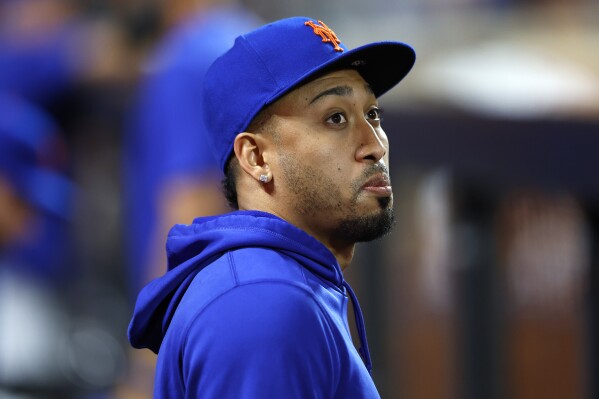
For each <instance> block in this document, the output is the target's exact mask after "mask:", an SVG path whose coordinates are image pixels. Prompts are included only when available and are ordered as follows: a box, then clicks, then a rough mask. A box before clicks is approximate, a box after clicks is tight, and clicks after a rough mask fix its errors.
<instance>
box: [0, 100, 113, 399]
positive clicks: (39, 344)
mask: <svg viewBox="0 0 599 399" xmlns="http://www.w3.org/2000/svg"><path fill="white" fill-rule="evenodd" d="M0 111H1V112H0V397H2V398H3V399H4V398H13V397H19V398H23V397H26V398H48V397H61V398H70V397H75V396H74V395H75V394H76V393H82V392H87V391H93V390H99V389H104V388H106V386H108V385H109V384H110V383H111V382H112V381H114V379H115V375H116V374H117V372H118V371H117V370H118V367H119V364H120V363H122V361H121V360H120V358H122V355H121V354H120V352H121V351H122V349H121V348H120V347H119V345H118V344H117V343H116V341H115V340H114V338H112V337H110V336H109V334H108V333H107V332H106V329H104V328H102V327H100V326H98V325H96V324H94V323H93V321H92V320H91V315H84V316H82V317H77V316H75V315H73V314H72V313H71V312H70V310H69V308H68V307H67V306H66V305H65V300H66V299H67V296H66V295H65V293H66V292H67V291H68V290H69V287H70V286H71V284H73V283H74V282H75V281H76V280H77V278H78V274H79V270H78V269H77V268H76V267H75V263H74V261H73V257H72V256H71V253H70V252H71V249H72V248H71V246H70V243H71V241H70V237H69V227H70V220H71V216H72V215H71V214H72V209H73V206H72V200H73V195H74V186H73V183H72V182H71V181H70V179H69V178H68V177H67V170H68V168H69V158H68V152H67V151H66V146H65V144H64V142H63V140H62V137H61V135H60V134H59V130H58V128H57V126H56V124H55V123H54V121H53V120H52V119H51V118H50V116H48V115H47V114H46V113H45V112H43V111H42V110H41V109H39V108H38V107H36V106H34V105H32V104H31V103H29V102H27V101H25V100H23V99H21V98H18V97H16V96H15V95H13V94H7V93H2V94H0ZM77 299H78V300H79V301H81V298H77ZM93 362H102V364H99V363H98V364H94V363H93ZM13 395H14V396H13Z"/></svg>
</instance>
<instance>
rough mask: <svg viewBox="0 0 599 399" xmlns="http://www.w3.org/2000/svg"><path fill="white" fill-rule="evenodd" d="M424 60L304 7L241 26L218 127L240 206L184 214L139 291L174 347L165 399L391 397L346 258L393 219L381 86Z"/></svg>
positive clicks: (142, 309)
mask: <svg viewBox="0 0 599 399" xmlns="http://www.w3.org/2000/svg"><path fill="white" fill-rule="evenodd" d="M413 63H414V52H413V50H412V49H411V48H410V47H408V46H406V45H404V44H401V43H395V42H384V43H373V44H370V45H366V46H363V47H360V48H357V49H354V50H351V51H349V50H347V49H346V48H345V46H343V45H342V44H341V42H340V41H339V39H338V38H337V36H336V35H335V34H334V32H333V31H332V30H330V29H329V28H328V27H327V26H326V25H325V24H324V23H322V22H321V21H316V20H313V19H310V18H305V17H295V18H290V19H285V20H281V21H278V22H274V23H272V24H269V25H266V26H263V27H261V28H259V29H257V30H255V31H253V32H250V33H248V34H246V35H243V36H241V37H239V38H238V39H237V40H236V42H235V45H234V46H233V48H231V49H230V50H229V51H228V52H227V53H225V55H223V56H222V57H220V58H219V59H217V61H216V62H215V63H214V64H213V66H212V67H211V68H210V69H209V71H208V73H207V75H206V80H205V82H206V84H205V87H204V101H203V103H204V110H203V111H204V115H206V121H205V124H206V126H207V128H208V137H210V140H211V144H212V148H213V150H214V153H215V154H216V156H217V159H218V162H219V165H220V167H221V170H223V171H224V172H225V174H226V176H227V177H226V179H225V186H226V190H227V193H228V194H227V195H228V198H229V200H230V201H231V202H232V204H233V205H234V206H235V205H236V206H237V207H238V208H239V211H237V212H233V213H230V214H226V215H221V216H213V217H207V218H199V219H196V220H195V221H194V223H193V224H192V225H189V226H185V225H177V226H175V227H174V228H173V229H172V230H171V232H170V234H169V239H168V242H167V253H168V256H169V259H168V268H169V271H168V272H167V273H166V274H165V275H164V276H163V277H161V278H159V279H157V280H154V281H153V282H152V283H150V284H149V285H148V286H146V287H145V288H144V289H143V290H142V292H141V293H140V296H139V297H138V302H137V305H136V310H135V314H134V316H133V320H132V322H131V325H130V327H129V336H130V341H131V343H132V345H133V346H135V347H138V348H143V347H147V348H150V349H151V350H152V351H154V352H156V353H158V366H157V371H156V385H155V397H157V398H167V397H168V398H175V397H181V398H182V397H186V398H199V397H201V398H376V397H378V396H379V395H378V393H377V390H376V387H375V385H374V383H373V381H372V378H371V377H370V373H369V372H370V369H371V363H370V356H369V352H368V345H367V342H366V334H365V330H364V322H363V318H362V314H361V311H360V307H359V305H358V302H357V299H356V298H355V295H354V294H353V292H352V290H351V288H350V287H349V285H348V284H347V283H346V282H345V280H344V279H343V274H342V269H343V268H345V267H347V266H348V265H349V263H350V261H351V259H352V256H353V251H354V246H355V243H356V242H358V241H367V240H372V239H375V238H377V237H380V236H381V235H383V234H385V233H386V232H387V231H388V230H389V229H390V228H391V225H392V221H393V212H392V206H393V200H392V191H391V186H390V181H389V174H388V171H387V164H388V142H387V137H386V136H385V133H384V131H383V130H382V128H381V125H380V109H379V108H378V103H377V99H376V98H377V97H378V96H380V95H382V94H383V93H385V92H386V91H387V90H389V89H390V88H391V87H393V86H394V85H395V84H397V83H398V82H399V81H400V80H401V79H402V78H403V77H404V76H405V75H406V74H407V73H408V71H409V70H410V69H411V67H412V65H413ZM347 295H349V297H350V298H351V300H352V301H353V305H354V309H355V311H354V313H355V318H356V325H357V329H358V332H359V338H360V342H361V349H360V352H359V354H358V351H357V350H356V349H355V348H354V346H353V344H352V340H351V337H350V334H349V329H348V323H347V315H346V311H347V302H348V299H347Z"/></svg>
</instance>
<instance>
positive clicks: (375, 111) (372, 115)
mask: <svg viewBox="0 0 599 399" xmlns="http://www.w3.org/2000/svg"><path fill="white" fill-rule="evenodd" d="M382 114H383V110H382V109H380V108H372V109H371V110H369V111H368V113H367V114H366V116H368V119H371V120H374V121H380V120H381V115H382Z"/></svg>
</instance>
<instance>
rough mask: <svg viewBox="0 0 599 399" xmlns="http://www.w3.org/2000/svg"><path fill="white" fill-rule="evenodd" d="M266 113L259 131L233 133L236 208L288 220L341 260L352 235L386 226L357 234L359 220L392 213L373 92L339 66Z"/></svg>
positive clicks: (348, 255) (385, 146) (346, 257)
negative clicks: (263, 180)
mask: <svg viewBox="0 0 599 399" xmlns="http://www.w3.org/2000/svg"><path fill="white" fill-rule="evenodd" d="M269 114H270V118H269V119H268V122H267V123H266V125H265V127H264V128H263V129H262V130H263V131H262V132H261V133H255V132H254V133H252V132H243V133H240V134H239V135H238V136H237V137H236V139H235V144H234V151H235V156H236V158H237V161H238V163H239V167H240V171H239V173H238V175H237V193H238V202H239V208H240V209H255V210H262V211H266V212H269V213H272V214H275V215H277V216H279V217H281V218H283V219H285V220H287V221H288V222H290V223H292V224H294V225H295V226H297V227H299V228H300V229H302V230H304V231H306V232H307V233H308V234H310V235H312V236H313V237H315V238H316V239H318V240H319V241H320V242H322V243H323V244H324V245H325V246H326V247H327V248H328V249H329V250H330V251H331V252H332V253H333V254H334V255H335V257H336V258H337V260H338V262H339V264H340V265H341V267H342V268H345V267H347V266H348V265H349V263H350V262H351V259H352V257H353V254H354V248H355V244H356V242H358V241H367V240H370V239H373V238H377V237H378V236H380V235H382V234H384V233H385V232H386V231H387V230H388V228H385V229H382V230H381V231H380V232H379V231H378V230H377V231H375V232H374V234H371V235H372V236H363V235H361V230H368V229H367V228H366V227H368V226H367V225H366V224H364V223H363V220H367V221H368V220H370V219H372V221H374V222H373V223H374V224H375V225H376V224H379V219H381V218H382V219H385V220H386V219H388V217H389V215H391V216H390V217H391V219H392V207H393V194H392V190H391V186H390V180H389V175H388V169H387V165H388V161H389V158H388V157H389V154H388V153H389V142H388V140H387V136H386V134H385V132H384V131H383V129H382V127H381V124H380V110H379V108H378V102H377V99H376V97H375V96H374V94H373V93H372V91H371V90H370V88H369V86H368V85H367V83H366V82H365V81H364V79H363V78H362V77H361V76H360V75H359V73H358V72H356V71H354V70H340V71H335V72H332V73H329V74H326V75H323V76H321V77H318V78H316V79H314V80H312V81H310V82H309V83H307V84H305V85H303V86H300V87H299V88H297V89H295V90H293V91H291V92H290V93H288V94H286V95H285V96H283V97H282V98H281V99H279V100H278V101H277V102H275V103H274V104H273V105H271V106H270V109H269ZM262 174H266V175H267V176H268V178H269V181H268V182H267V183H261V182H260V180H259V179H260V175H262ZM371 224H372V223H371ZM388 224H389V227H390V223H388ZM354 225H357V226H359V227H358V228H354V229H353V230H354V231H352V226H354ZM348 226H349V229H348ZM379 230H380V229H379Z"/></svg>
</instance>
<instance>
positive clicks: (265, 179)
mask: <svg viewBox="0 0 599 399" xmlns="http://www.w3.org/2000/svg"><path fill="white" fill-rule="evenodd" d="M268 180H269V179H268V175H260V181H261V182H262V183H268Z"/></svg>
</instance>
